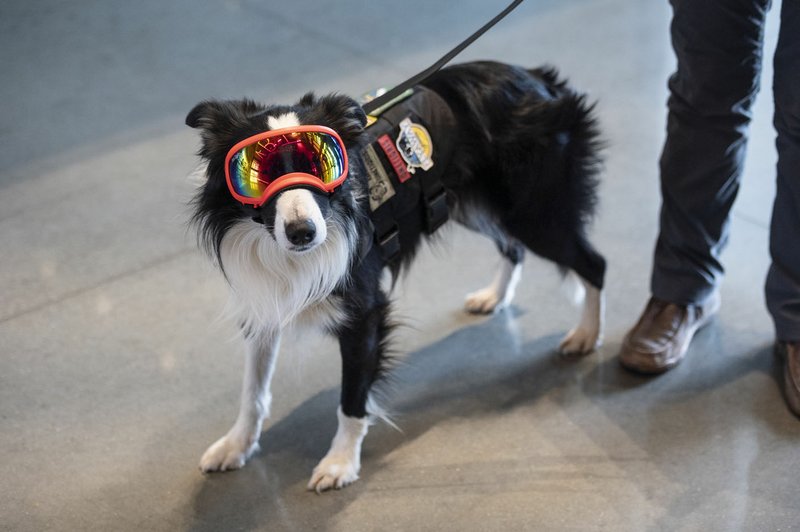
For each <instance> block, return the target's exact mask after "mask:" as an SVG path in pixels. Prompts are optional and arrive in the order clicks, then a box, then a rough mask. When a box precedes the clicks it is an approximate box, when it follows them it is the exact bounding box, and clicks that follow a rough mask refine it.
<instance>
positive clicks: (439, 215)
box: [425, 189, 449, 234]
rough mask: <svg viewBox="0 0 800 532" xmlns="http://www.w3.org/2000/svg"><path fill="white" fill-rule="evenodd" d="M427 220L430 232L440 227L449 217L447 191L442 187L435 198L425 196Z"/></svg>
mask: <svg viewBox="0 0 800 532" xmlns="http://www.w3.org/2000/svg"><path fill="white" fill-rule="evenodd" d="M425 203H426V209H425V222H426V224H427V231H428V234H432V233H433V232H434V231H436V230H437V229H439V228H440V227H441V226H442V225H444V223H445V222H446V221H447V219H448V218H449V214H448V209H447V193H446V192H445V190H444V189H441V190H440V191H439V192H438V193H437V194H436V195H435V196H434V197H433V198H425Z"/></svg>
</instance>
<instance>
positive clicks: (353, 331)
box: [308, 294, 389, 493]
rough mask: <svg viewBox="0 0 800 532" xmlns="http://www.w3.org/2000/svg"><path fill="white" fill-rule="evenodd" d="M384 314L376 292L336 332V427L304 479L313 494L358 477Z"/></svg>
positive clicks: (379, 360)
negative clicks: (339, 363) (339, 372)
mask: <svg viewBox="0 0 800 532" xmlns="http://www.w3.org/2000/svg"><path fill="white" fill-rule="evenodd" d="M387 314H388V302H387V301H386V299H385V296H383V294H380V295H379V296H378V301H377V302H376V304H375V305H373V306H370V307H369V308H365V309H363V312H358V313H357V315H352V316H351V320H350V323H351V325H348V326H346V327H344V328H343V329H342V330H340V331H339V344H340V348H341V353H342V393H341V404H340V406H339V409H338V411H337V418H338V421H339V426H338V429H337V430H336V436H334V438H333V442H332V443H331V448H330V450H329V451H328V454H326V455H325V457H324V458H323V459H322V461H321V462H320V463H319V464H318V465H317V467H315V468H314V472H313V473H312V475H311V480H310V481H309V482H308V489H310V490H315V491H316V492H317V493H320V492H322V491H324V490H328V489H331V488H336V489H339V488H343V487H344V486H347V485H348V484H351V483H352V482H355V481H356V480H358V472H359V470H360V469H361V443H362V442H363V441H364V437H365V436H366V435H367V429H368V427H369V424H370V419H369V413H368V412H367V402H368V400H369V393H370V389H371V388H372V385H373V383H374V382H375V379H376V378H377V377H378V375H379V374H380V372H381V369H382V367H381V365H382V362H383V359H384V341H385V340H384V337H385V335H386V334H387V331H388V329H389V326H388V325H387ZM373 413H375V412H373Z"/></svg>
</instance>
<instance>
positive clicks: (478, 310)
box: [464, 287, 503, 314]
mask: <svg viewBox="0 0 800 532" xmlns="http://www.w3.org/2000/svg"><path fill="white" fill-rule="evenodd" d="M502 307H503V305H502V298H501V297H500V296H499V295H498V293H497V291H496V290H495V289H494V288H491V287H489V288H484V289H482V290H478V291H477V292H472V293H471V294H467V300H466V301H465V302H464V310H466V311H467V312H470V313H472V314H491V313H492V312H494V311H495V310H500V309H501V308H502Z"/></svg>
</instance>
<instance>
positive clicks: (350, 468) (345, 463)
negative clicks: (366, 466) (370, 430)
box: [308, 454, 360, 493]
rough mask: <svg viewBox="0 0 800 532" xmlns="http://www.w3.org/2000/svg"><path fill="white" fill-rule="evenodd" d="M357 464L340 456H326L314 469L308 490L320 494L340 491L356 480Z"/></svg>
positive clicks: (358, 467)
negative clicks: (332, 490) (330, 490)
mask: <svg viewBox="0 0 800 532" xmlns="http://www.w3.org/2000/svg"><path fill="white" fill-rule="evenodd" d="M359 469H360V466H359V464H358V463H357V462H356V461H354V460H352V459H351V458H348V457H347V456H345V455H342V454H328V455H327V456H326V457H325V458H323V459H322V461H321V462H320V463H319V464H318V465H317V467H315V468H314V471H313V472H312V473H311V480H309V481H308V489H309V490H313V491H316V492H317V493H322V492H323V491H326V490H329V489H332V488H333V489H337V490H338V489H341V488H343V487H345V486H347V485H348V484H352V483H353V482H355V481H356V480H358V470H359Z"/></svg>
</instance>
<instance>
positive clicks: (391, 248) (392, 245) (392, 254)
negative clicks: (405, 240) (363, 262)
mask: <svg viewBox="0 0 800 532" xmlns="http://www.w3.org/2000/svg"><path fill="white" fill-rule="evenodd" d="M378 245H379V246H380V247H381V254H382V255H383V259H384V260H385V261H387V262H393V261H394V260H395V259H396V258H397V257H398V256H399V255H400V228H399V227H398V226H397V224H392V227H391V229H389V231H388V232H387V233H386V234H384V235H383V236H381V235H378Z"/></svg>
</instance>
